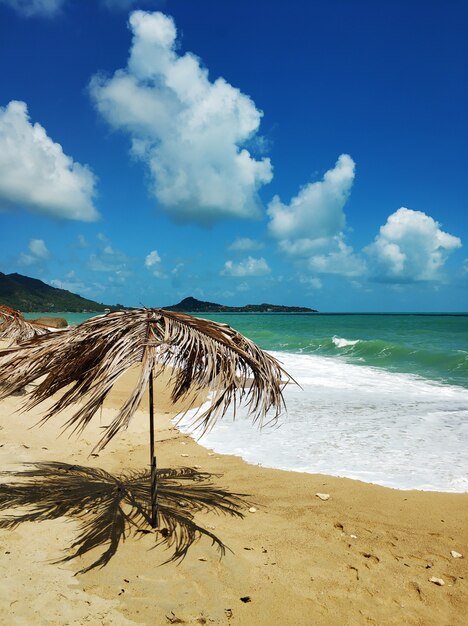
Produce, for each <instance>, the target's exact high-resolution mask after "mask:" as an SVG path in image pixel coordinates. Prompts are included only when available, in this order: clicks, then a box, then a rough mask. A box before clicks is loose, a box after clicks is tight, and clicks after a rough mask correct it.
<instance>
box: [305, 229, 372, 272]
mask: <svg viewBox="0 0 468 626" xmlns="http://www.w3.org/2000/svg"><path fill="white" fill-rule="evenodd" d="M308 265H309V268H310V269H311V270H313V271H314V272H317V273H319V274H339V275H340V276H361V275H362V274H364V273H365V272H366V269H367V268H366V263H365V261H364V260H363V259H362V258H361V257H360V256H358V255H357V254H355V253H354V252H353V249H352V248H351V246H348V245H347V244H346V243H345V241H344V238H343V236H342V235H338V236H336V237H334V238H333V241H332V243H331V244H330V246H329V247H328V249H327V251H326V253H323V254H312V255H311V256H310V257H309V259H308Z"/></svg>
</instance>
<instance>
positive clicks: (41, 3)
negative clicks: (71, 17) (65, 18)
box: [0, 0, 66, 17]
mask: <svg viewBox="0 0 468 626" xmlns="http://www.w3.org/2000/svg"><path fill="white" fill-rule="evenodd" d="M65 2H66V0H0V4H6V5H7V6H9V7H11V8H12V9H14V10H15V11H16V12H17V13H18V14H19V15H23V16H25V17H34V16H39V17H53V16H54V15H57V13H59V12H60V10H61V9H62V6H63V5H64V4H65Z"/></svg>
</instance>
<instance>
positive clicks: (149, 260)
mask: <svg viewBox="0 0 468 626" xmlns="http://www.w3.org/2000/svg"><path fill="white" fill-rule="evenodd" d="M158 263H161V257H160V256H159V254H158V253H157V251H156V250H153V251H152V252H150V253H149V254H148V255H147V257H146V259H145V266H146V267H148V268H150V267H154V266H155V265H157V264H158Z"/></svg>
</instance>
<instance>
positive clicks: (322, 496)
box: [315, 493, 330, 500]
mask: <svg viewBox="0 0 468 626" xmlns="http://www.w3.org/2000/svg"><path fill="white" fill-rule="evenodd" d="M315 495H316V496H317V498H320V500H329V499H330V494H329V493H316V494H315Z"/></svg>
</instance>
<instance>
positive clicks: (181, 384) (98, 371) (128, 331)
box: [0, 308, 292, 527]
mask: <svg viewBox="0 0 468 626" xmlns="http://www.w3.org/2000/svg"><path fill="white" fill-rule="evenodd" d="M135 364H141V368H140V373H139V377H138V379H137V381H136V384H135V386H134V388H133V390H132V391H131V393H130V395H129V397H128V398H127V400H126V401H125V402H124V404H123V405H122V407H121V408H120V410H119V411H118V413H117V415H116V416H115V418H114V420H113V421H112V422H111V423H110V424H109V425H108V426H107V427H106V428H105V430H104V431H103V435H102V438H101V440H100V441H99V442H98V444H97V445H96V448H95V450H101V449H102V448H104V447H105V446H106V445H107V444H108V443H109V441H110V440H111V439H112V438H113V437H114V436H115V435H116V434H117V433H119V432H120V431H122V430H124V429H126V428H127V427H128V424H129V422H130V419H131V417H132V415H133V414H134V412H135V411H136V409H137V408H138V406H139V404H140V402H141V400H142V397H143V395H144V393H145V391H146V389H147V388H148V389H149V412H150V460H151V476H152V489H151V505H152V514H151V521H152V524H153V526H154V527H156V526H157V511H156V457H155V455H154V402H153V379H154V378H155V377H157V376H159V375H160V374H161V373H162V372H163V371H164V370H166V369H167V368H170V372H171V376H170V386H171V388H172V391H171V399H172V401H174V402H175V401H177V400H179V399H181V398H183V397H184V396H187V395H188V394H189V393H190V392H191V391H192V390H193V389H194V388H209V389H210V390H211V392H212V399H211V403H210V406H209V407H208V408H207V409H204V410H200V411H199V412H198V414H197V415H196V416H195V418H194V421H193V426H194V427H195V429H196V430H198V431H199V432H201V433H202V434H203V433H204V432H206V431H207V430H208V429H210V428H211V426H212V425H213V424H214V423H215V421H216V420H217V419H218V417H220V416H222V415H224V413H225V412H226V411H227V409H228V407H229V406H230V405H231V404H234V412H235V409H236V404H237V403H238V402H243V403H245V404H246V406H247V408H248V410H249V413H250V414H251V416H252V419H253V422H254V423H255V422H257V423H258V424H259V425H260V426H261V425H262V423H263V420H264V418H265V416H266V415H267V413H268V412H269V411H270V410H271V411H272V412H273V414H272V417H271V419H272V420H274V419H276V418H277V417H278V416H279V415H280V413H281V412H282V410H283V408H284V400H283V395H282V390H283V387H284V385H285V384H286V383H287V382H289V381H291V380H292V379H291V377H290V376H289V374H287V372H286V371H285V370H284V369H283V368H282V367H281V365H280V364H279V363H278V361H277V360H276V359H274V358H273V357H272V356H271V355H269V354H267V353H266V352H264V351H262V350H261V349H260V348H259V347H258V346H256V345H255V344H254V343H253V342H252V341H250V340H249V339H247V338H246V337H244V336H243V335H241V334H240V333H238V332H237V331H235V330H233V329H232V328H230V327H229V326H228V325H226V324H220V323H217V322H214V321H211V320H205V319H200V318H195V317H192V316H191V315H187V314H184V313H178V312H177V313H176V312H173V311H166V310H165V309H146V308H145V309H133V310H129V311H116V312H112V313H108V314H107V315H103V316H98V317H94V318H91V319H89V320H87V321H85V322H83V323H82V324H80V325H79V326H76V327H73V328H70V329H69V330H67V332H66V333H64V334H62V333H52V334H50V335H46V336H44V337H40V338H37V339H35V340H34V341H30V342H28V343H27V344H23V346H19V347H17V348H15V349H11V350H7V351H5V352H3V353H2V354H1V355H0V399H2V398H4V397H6V396H7V395H10V394H11V393H15V392H16V391H18V390H19V389H22V388H24V387H25V386H26V385H27V384H29V383H31V382H32V381H34V380H36V379H38V378H40V377H44V378H43V380H42V381H41V382H40V383H39V384H38V385H37V386H35V387H34V388H33V389H32V390H31V391H30V392H29V396H28V397H27V398H26V401H25V406H24V408H25V409H29V408H32V407H34V406H36V405H38V404H40V403H41V402H42V401H43V400H45V399H46V398H49V397H50V396H53V395H54V394H55V393H56V392H57V391H59V390H64V393H63V394H62V395H61V397H59V398H58V399H57V400H56V401H55V403H54V404H53V405H52V406H51V407H50V408H49V409H48V410H47V412H46V413H45V415H44V417H43V421H46V420H48V419H50V418H51V417H52V416H53V415H55V414H56V413H58V412H60V411H62V410H64V409H66V408H67V407H69V406H70V405H74V404H76V403H78V402H80V403H81V404H80V406H79V407H77V408H76V410H75V412H74V413H73V414H72V416H71V417H70V418H69V420H68V421H67V422H66V424H65V427H66V428H68V427H69V428H71V429H72V430H73V431H78V432H81V431H82V430H83V429H84V428H85V427H86V425H87V424H88V423H89V422H90V420H91V419H92V417H93V416H94V415H95V414H96V412H97V411H98V409H99V408H100V407H101V406H102V404H103V402H104V400H105V398H106V396H107V394H108V393H109V392H110V390H111V389H112V387H113V385H114V383H115V382H116V381H117V379H118V378H119V377H120V376H122V375H123V374H124V373H125V372H126V371H127V370H128V369H130V368H131V367H133V366H134V365H135Z"/></svg>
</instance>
